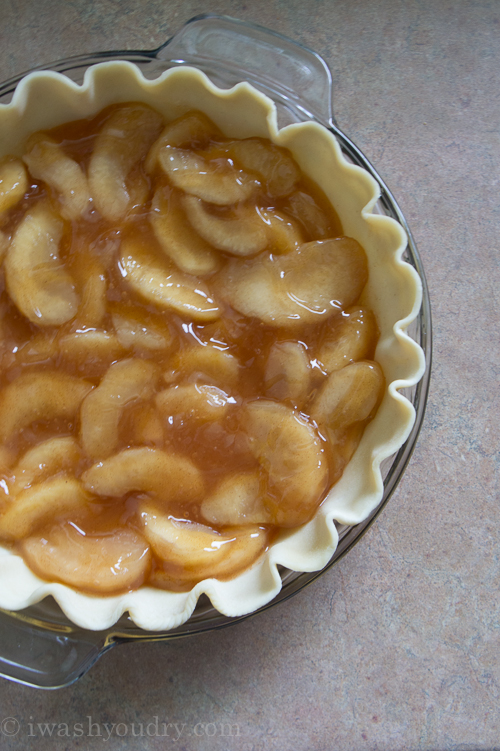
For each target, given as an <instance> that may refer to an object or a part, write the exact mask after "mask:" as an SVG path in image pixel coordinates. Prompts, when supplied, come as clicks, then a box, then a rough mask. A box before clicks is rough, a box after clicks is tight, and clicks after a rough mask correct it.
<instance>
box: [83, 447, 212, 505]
mask: <svg viewBox="0 0 500 751" xmlns="http://www.w3.org/2000/svg"><path fill="white" fill-rule="evenodd" d="M82 479H83V482H84V485H85V487H86V488H87V489H88V490H90V491H92V492H93V493H97V495H102V496H113V497H116V498H119V497H122V496H124V495H126V494H127V493H131V492H132V491H138V492H143V493H153V494H154V495H156V496H157V497H158V498H159V499H161V500H162V501H165V502H167V503H168V502H176V501H198V500H199V499H200V498H201V497H202V495H203V490H204V486H203V480H202V477H201V474H200V472H199V470H198V469H197V467H196V466H195V465H194V464H193V462H192V461H191V460H190V459H187V458H186V457H184V456H181V455H180V454H176V453H173V452H171V453H168V452H166V451H160V450H159V449H152V448H130V449H124V450H123V451H120V452H119V453H118V454H115V455H114V456H111V457H109V459H104V461H102V462H98V463H97V464H94V466H93V467H91V468H90V469H88V470H87V471H86V472H84V473H83V475H82Z"/></svg>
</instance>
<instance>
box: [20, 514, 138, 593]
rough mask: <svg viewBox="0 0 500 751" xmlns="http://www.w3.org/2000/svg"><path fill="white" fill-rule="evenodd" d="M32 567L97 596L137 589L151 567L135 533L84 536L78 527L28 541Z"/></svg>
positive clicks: (26, 556) (26, 547)
mask: <svg viewBox="0 0 500 751" xmlns="http://www.w3.org/2000/svg"><path fill="white" fill-rule="evenodd" d="M20 550H21V553H22V555H23V558H24V560H25V561H26V563H27V564H28V566H29V567H30V568H31V569H32V571H34V572H35V573H36V574H38V576H40V577H41V578H42V579H46V580H47V581H60V582H63V583H64V584H68V585H69V586H70V587H75V588H76V589H79V590H83V591H87V592H92V593H93V594H96V595H114V594H119V593H120V592H124V591H126V590H131V589H137V588H138V587H140V586H141V584H143V582H144V581H145V579H146V577H147V575H148V573H149V569H150V567H151V553H150V549H149V545H148V543H147V542H146V541H145V540H144V538H143V537H142V536H141V535H140V534H138V533H137V532H134V531H133V530H131V529H127V528H124V529H119V530H116V531H115V532H113V533H112V534H84V533H83V531H82V530H81V529H79V528H78V527H77V526H76V525H74V524H71V523H69V522H66V523H65V524H63V525H60V526H57V527H53V528H52V529H51V530H49V531H48V532H47V531H44V533H43V536H37V535H34V536H32V537H28V538H27V539H26V540H23V542H22V543H21V545H20Z"/></svg>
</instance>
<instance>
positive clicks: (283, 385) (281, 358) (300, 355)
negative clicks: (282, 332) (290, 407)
mask: <svg viewBox="0 0 500 751" xmlns="http://www.w3.org/2000/svg"><path fill="white" fill-rule="evenodd" d="M310 378H311V366H310V363H309V360H308V358H307V354H306V351H305V349H304V345H302V344H300V342H276V343H275V344H273V346H272V347H271V349H270V350H269V355H268V358H267V362H266V370H265V377H264V389H265V393H266V396H269V397H272V398H273V399H279V400H283V399H290V400H292V401H294V402H297V403H300V402H302V401H303V400H304V399H305V398H306V396H307V392H308V390H309V382H310Z"/></svg>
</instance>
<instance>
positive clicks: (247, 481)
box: [200, 471, 273, 526]
mask: <svg viewBox="0 0 500 751" xmlns="http://www.w3.org/2000/svg"><path fill="white" fill-rule="evenodd" d="M265 499H266V492H265V483H264V482H263V481H262V478H261V477H260V474H259V472H258V471H255V472H240V473H236V474H231V475H228V476H227V477H225V478H224V479H223V480H222V481H221V482H220V483H219V484H218V485H217V487H216V488H215V490H214V491H213V492H212V493H211V494H210V495H209V496H208V497H207V498H205V500H204V501H203V503H202V504H201V507H200V511H201V514H202V516H203V518H204V519H206V520H207V522H209V523H211V524H215V525H217V526H227V525H229V526H238V525H244V524H271V523H272V522H273V516H272V514H271V512H270V511H269V509H268V508H267V506H266V503H265Z"/></svg>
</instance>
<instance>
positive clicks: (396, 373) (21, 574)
mask: <svg viewBox="0 0 500 751" xmlns="http://www.w3.org/2000/svg"><path fill="white" fill-rule="evenodd" d="M133 101H142V102H144V103H146V104H149V105H151V106H152V107H154V108H155V109H156V110H157V111H159V112H160V113H161V114H162V115H163V116H164V117H165V119H166V120H167V121H170V120H173V119H175V118H177V117H180V116H181V115H183V114H185V113H186V112H189V111H190V110H201V111H202V112H204V113H205V114H206V115H207V116H208V117H209V118H210V119H211V120H212V121H213V122H214V123H215V124H216V125H217V126H218V127H219V128H220V130H221V131H222V133H223V134H224V135H225V136H227V137H230V138H240V139H241V138H250V137H264V138H270V139H271V140H272V141H273V142H274V143H276V144H278V145H280V146H283V147H286V148H288V149H289V150H290V151H291V153H292V155H293V157H294V158H295V160H296V161H297V163H298V164H299V166H300V168H301V169H302V170H303V172H304V173H305V174H306V175H308V176H309V177H310V178H312V179H313V180H314V181H315V182H316V183H317V184H318V185H319V186H320V188H322V190H323V191H324V193H325V194H326V196H327V197H328V198H329V200H330V201H331V203H332V205H333V206H334V207H335V209H336V211H337V213H338V216H339V219H340V221H341V223H342V227H343V230H344V234H345V235H346V236H348V237H353V238H354V239H355V240H357V241H358V242H359V243H360V244H361V245H362V246H363V248H364V249H365V251H366V254H367V258H368V266H369V281H368V284H367V285H366V287H365V290H364V292H363V294H362V297H361V299H360V300H359V304H360V305H363V306H366V307H368V308H370V309H371V310H372V311H373V312H374V314H375V316H376V319H377V323H378V326H379V329H380V339H379V342H378V346H377V349H376V353H375V359H376V360H377V362H378V363H379V364H380V365H381V367H382V369H383V372H384V375H385V380H386V384H387V388H386V392H385V394H384V398H383V400H382V403H381V404H380V406H379V408H378V411H377V414H376V416H375V418H374V419H373V420H372V421H371V422H370V423H369V425H368V426H367V428H366V429H365V432H364V434H363V437H362V439H361V442H360V444H359V446H358V449H357V450H356V453H355V454H354V456H353V458H352V459H351V461H350V463H349V464H348V466H347V467H346V469H345V471H344V474H343V476H342V477H341V479H340V480H339V482H337V484H336V485H335V486H334V487H333V488H332V489H331V491H330V492H329V494H328V495H327V497H326V499H325V501H324V502H323V503H322V505H321V506H320V507H319V509H318V511H317V513H316V515H315V517H314V518H313V519H312V520H311V521H310V522H309V523H307V524H305V525H304V526H302V527H299V528H296V529H291V530H284V531H282V532H281V534H280V536H279V537H278V539H277V541H276V542H275V543H274V544H272V545H271V547H270V548H269V550H268V551H267V552H266V553H265V555H264V556H263V557H261V558H260V559H259V560H258V561H257V563H256V564H254V566H252V567H251V568H250V569H248V570H246V571H244V572H243V573H242V574H240V575H238V576H237V577H235V578H234V579H232V580H230V581H224V582H221V581H216V580H214V579H207V580H205V581H202V582H200V583H199V584H197V585H196V586H195V587H193V589H192V590H191V591H190V592H175V593H174V592H168V591H164V590H159V589H154V588H152V587H147V586H143V587H141V588H140V589H138V590H136V591H133V592H128V593H126V594H121V595H116V596H108V597H99V596H92V595H86V594H83V593H81V592H78V591H75V590H73V589H72V588H70V587H68V586H66V585H63V584H58V583H47V582H45V581H42V580H41V579H39V578H38V577H37V576H35V574H33V573H32V572H31V571H30V569H28V567H27V566H26V565H25V563H24V562H23V560H22V558H20V557H19V556H18V555H16V554H15V553H13V552H12V551H11V550H9V549H7V548H3V547H0V607H2V608H5V609H7V610H20V609H23V608H26V607H28V606H29V605H32V604H34V603H36V602H39V601H40V600H42V599H43V598H44V597H47V596H48V595H52V596H53V597H54V598H55V599H56V601H57V602H58V603H59V605H60V607H61V608H62V610H63V611H64V613H65V614H66V615H67V617H68V618H69V619H70V620H71V621H73V622H74V623H75V624H77V625H78V626H81V627H82V628H87V629H93V630H101V629H106V628H109V627H110V626H112V625H113V624H114V623H115V622H116V621H117V620H118V619H119V618H120V616H121V615H122V614H123V613H124V612H126V611H128V612H129V614H130V617H131V619H132V620H133V621H134V623H136V624H137V626H139V627H140V628H143V629H147V630H162V631H165V630H168V629H172V628H176V627H177V626H179V625H180V624H181V623H183V622H184V621H186V620H187V619H188V618H189V617H190V615H191V613H192V612H193V610H194V608H195V606H196V602H197V600H198V597H199V596H200V595H201V594H202V593H205V594H206V595H208V597H209V598H210V600H211V602H212V604H213V606H214V607H215V608H216V609H217V610H219V611H220V612H221V613H223V614H224V615H227V616H240V615H243V614H246V613H250V612H253V611H255V610H257V609H258V608H260V607H262V606H263V605H265V604H266V603H268V602H269V601H270V600H272V599H273V598H274V597H275V596H276V595H277V594H278V592H279V591H280V589H281V578H280V575H279V572H278V568H277V567H278V565H281V566H285V567H287V568H289V569H292V570H293V571H303V572H310V571H317V570H320V569H321V568H323V567H324V566H325V565H326V564H327V563H328V561H329V559H330V558H331V557H332V555H333V553H334V552H335V549H336V547H337V544H338V534H337V530H336V527H335V523H334V522H335V521H337V522H339V523H341V524H349V525H352V524H358V523H360V522H361V521H363V520H364V519H365V518H366V517H367V516H368V515H369V514H370V513H371V512H372V511H373V509H375V508H376V506H377V505H378V504H379V503H380V501H381V499H382V495H383V481H382V476H381V472H380V464H381V462H382V461H383V460H384V459H385V458H387V457H389V456H391V455H392V454H394V453H395V452H396V451H397V450H398V449H399V448H400V447H401V446H402V444H403V443H404V442H405V440H406V439H407V437H408V435H409V433H410V431H411V428H412V426H413V423H414V420H415V412H414V408H413V405H412V404H411V403H410V402H409V401H408V400H407V399H406V398H405V397H403V396H402V395H401V394H400V393H398V389H401V388H405V387H410V386H412V385H414V384H415V383H417V382H418V381H419V379H420V378H421V377H422V374H423V372H424V369H425V362H424V356H423V352H422V350H421V349H420V347H419V346H418V345H417V344H416V343H415V342H414V341H413V340H412V339H410V338H409V337H408V336H407V335H406V334H405V329H406V328H407V327H408V325H409V324H410V323H411V322H412V321H413V320H414V319H415V317H416V315H417V314H418V311H419V309H420V304H421V294H422V290H421V282H420V278H419V276H418V274H417V273H416V271H415V270H414V269H413V268H412V267H411V266H410V265H409V264H407V263H405V262H404V261H402V255H403V252H404V250H405V248H406V244H407V238H406V235H405V232H404V230H403V229H402V227H401V226H400V225H399V224H398V223H397V222H395V221H394V220H392V219H390V218H389V217H386V216H381V215H378V214H374V213H372V212H373V208H374V206H375V204H376V202H377V199H378V197H379V188H378V185H377V183H376V182H375V180H374V179H373V178H372V177H371V176H370V175H369V174H368V173H367V172H365V171H364V170H363V169H361V168H360V167H356V166H354V165H351V164H349V163H348V162H347V161H346V160H345V158H344V157H343V155H342V153H341V150H340V147H339V145H338V143H337V141H336V140H335V138H334V136H333V135H332V134H331V133H329V132H328V131H327V130H326V129H325V128H323V127H322V126H321V125H318V124H316V123H303V124H294V125H289V126H287V127H286V128H283V129H282V130H278V126H277V114H276V108H275V106H274V104H273V102H272V101H271V100H270V99H269V98H267V97H266V96H264V95H263V94H261V93H259V92H257V91H256V90H255V89H254V88H253V87H252V86H250V85H249V84H247V83H241V84H238V85H237V86H235V87H234V88H232V89H230V90H221V89H218V88H217V87H216V86H214V85H213V84H212V83H211V82H210V81H209V80H208V78H207V77H206V76H205V75H204V74H202V73H201V72H200V71H198V70H196V69H194V68H188V67H182V68H176V69H172V70H169V71H167V72H165V73H164V74H163V75H162V76H160V77H159V78H157V79H155V80H153V81H149V80H147V79H145V78H144V77H143V76H142V74H141V72H140V71H139V69H138V68H136V67H135V66H134V65H133V64H131V63H127V62H109V63H103V64H101V65H96V66H94V67H92V68H89V70H87V72H86V74H85V79H84V82H83V84H82V85H81V86H78V85H77V84H75V83H73V82H72V81H70V80H69V79H68V78H66V77H65V76H62V75H60V74H57V73H52V72H38V73H32V74H30V75H28V76H27V77H26V78H25V79H23V81H21V83H20V84H19V86H18V87H17V90H16V92H15V94H14V97H13V99H12V102H11V103H10V104H8V105H0V132H1V134H2V145H1V149H0V158H2V157H3V156H5V155H7V154H19V155H20V152H19V148H22V145H23V143H24V142H25V140H26V138H27V137H28V136H29V135H30V134H32V133H34V132H36V131H39V130H48V129H50V128H53V127H56V126H58V125H61V124H63V123H65V122H71V121H72V120H77V119H81V118H84V117H92V116H94V115H96V114H97V113H98V112H100V111H101V110H102V109H104V108H105V107H107V106H108V105H110V104H113V103H118V102H133Z"/></svg>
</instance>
